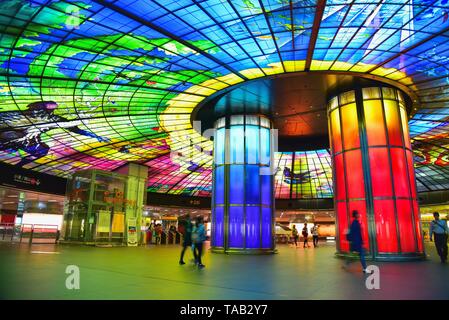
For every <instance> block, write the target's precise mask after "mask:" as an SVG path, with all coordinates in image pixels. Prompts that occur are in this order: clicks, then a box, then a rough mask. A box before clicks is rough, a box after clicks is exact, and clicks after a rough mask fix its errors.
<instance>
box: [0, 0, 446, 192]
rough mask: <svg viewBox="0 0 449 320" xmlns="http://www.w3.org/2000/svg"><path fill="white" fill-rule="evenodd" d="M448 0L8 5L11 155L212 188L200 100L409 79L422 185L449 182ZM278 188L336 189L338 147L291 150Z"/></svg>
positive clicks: (56, 168)
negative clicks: (198, 121)
mask: <svg viewBox="0 0 449 320" xmlns="http://www.w3.org/2000/svg"><path fill="white" fill-rule="evenodd" d="M448 62H449V3H448V0H437V1H432V0H378V1H373V0H370V1H367V0H356V1H346V0H327V1H322V0H301V1H294V0H232V1H224V0H208V1H201V0H196V1H183V0H176V1H169V0H152V1H150V0H120V1H106V0H95V1H19V0H9V1H1V2H0V126H1V127H0V160H1V161H3V162H7V163H10V164H15V165H20V166H23V167H24V168H27V169H33V170H37V171H40V172H46V173H49V174H53V175H58V176H67V175H68V174H70V173H71V172H74V171H76V170H80V169H87V168H99V169H104V170H114V169H116V168H118V167H120V166H122V165H123V164H125V163H127V162H129V161H133V162H139V163H142V164H145V165H147V166H149V170H150V171H149V174H150V182H149V191H153V192H163V193H170V194H186V195H199V196H209V195H210V188H211V162H212V157H211V153H212V144H211V142H210V141H207V140H205V139H204V138H203V137H201V136H200V135H199V134H198V133H197V132H196V131H195V130H193V129H192V127H191V123H190V115H191V112H192V110H193V109H194V108H195V106H196V105H197V104H198V103H200V102H201V101H202V100H204V99H205V98H207V97H208V96H210V95H212V94H214V93H215V92H217V91H219V90H221V89H224V88H228V87H230V86H232V85H234V84H238V83H242V82H244V81H247V80H249V79H255V78H261V77H265V76H269V75H274V74H281V73H287V72H301V71H304V70H310V71H332V72H346V73H362V74H371V75H376V76H380V77H384V78H385V79H389V80H393V81H396V82H398V83H400V84H401V85H404V86H407V87H408V88H409V89H410V90H412V91H413V92H414V93H416V95H417V101H416V103H417V105H418V106H419V108H418V109H417V110H415V111H414V114H413V117H412V118H411V119H410V132H411V136H412V140H413V141H412V142H413V146H414V148H415V166H416V172H417V179H418V187H419V190H420V191H426V190H440V189H449V159H448V148H449V133H448V131H449V74H448V73H449V63H448ZM276 157H277V160H276V161H277V164H278V166H279V168H280V169H279V171H278V173H277V175H276V196H277V197H279V198H290V197H291V198H313V197H330V196H332V189H331V179H332V177H331V169H330V168H331V167H330V158H329V153H328V151H327V150H317V151H308V152H296V153H295V152H292V153H280V154H277V156H276Z"/></svg>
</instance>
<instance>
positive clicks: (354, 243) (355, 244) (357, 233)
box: [346, 210, 366, 273]
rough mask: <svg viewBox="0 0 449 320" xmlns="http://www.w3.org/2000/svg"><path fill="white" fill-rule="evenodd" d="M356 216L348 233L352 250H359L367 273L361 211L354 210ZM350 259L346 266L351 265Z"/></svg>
mask: <svg viewBox="0 0 449 320" xmlns="http://www.w3.org/2000/svg"><path fill="white" fill-rule="evenodd" d="M352 217H353V218H354V219H353V220H352V223H351V228H350V229H349V233H348V234H347V235H346V238H347V240H348V241H349V242H350V245H351V246H350V247H351V252H358V253H359V255H360V263H361V264H362V268H363V273H366V261H365V249H364V248H363V237H362V225H361V224H360V221H359V219H360V213H359V212H358V211H357V210H354V211H352ZM349 263H350V260H349V259H347V260H346V266H347V265H349Z"/></svg>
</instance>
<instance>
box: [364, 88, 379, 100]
mask: <svg viewBox="0 0 449 320" xmlns="http://www.w3.org/2000/svg"><path fill="white" fill-rule="evenodd" d="M362 94H363V100H365V99H379V98H380V88H377V87H375V88H363V89H362Z"/></svg>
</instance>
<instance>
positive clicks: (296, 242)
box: [292, 225, 299, 247]
mask: <svg viewBox="0 0 449 320" xmlns="http://www.w3.org/2000/svg"><path fill="white" fill-rule="evenodd" d="M292 237H293V241H294V242H295V246H296V247H298V238H299V232H298V229H296V225H293V229H292Z"/></svg>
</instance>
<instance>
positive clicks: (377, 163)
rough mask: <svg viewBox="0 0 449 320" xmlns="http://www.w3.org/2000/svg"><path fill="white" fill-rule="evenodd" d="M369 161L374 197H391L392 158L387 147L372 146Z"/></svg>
mask: <svg viewBox="0 0 449 320" xmlns="http://www.w3.org/2000/svg"><path fill="white" fill-rule="evenodd" d="M369 163H370V172H371V184H372V187H373V197H391V196H392V195H393V193H392V188H391V171H390V160H389V159H388V149H387V148H370V149H369Z"/></svg>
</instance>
